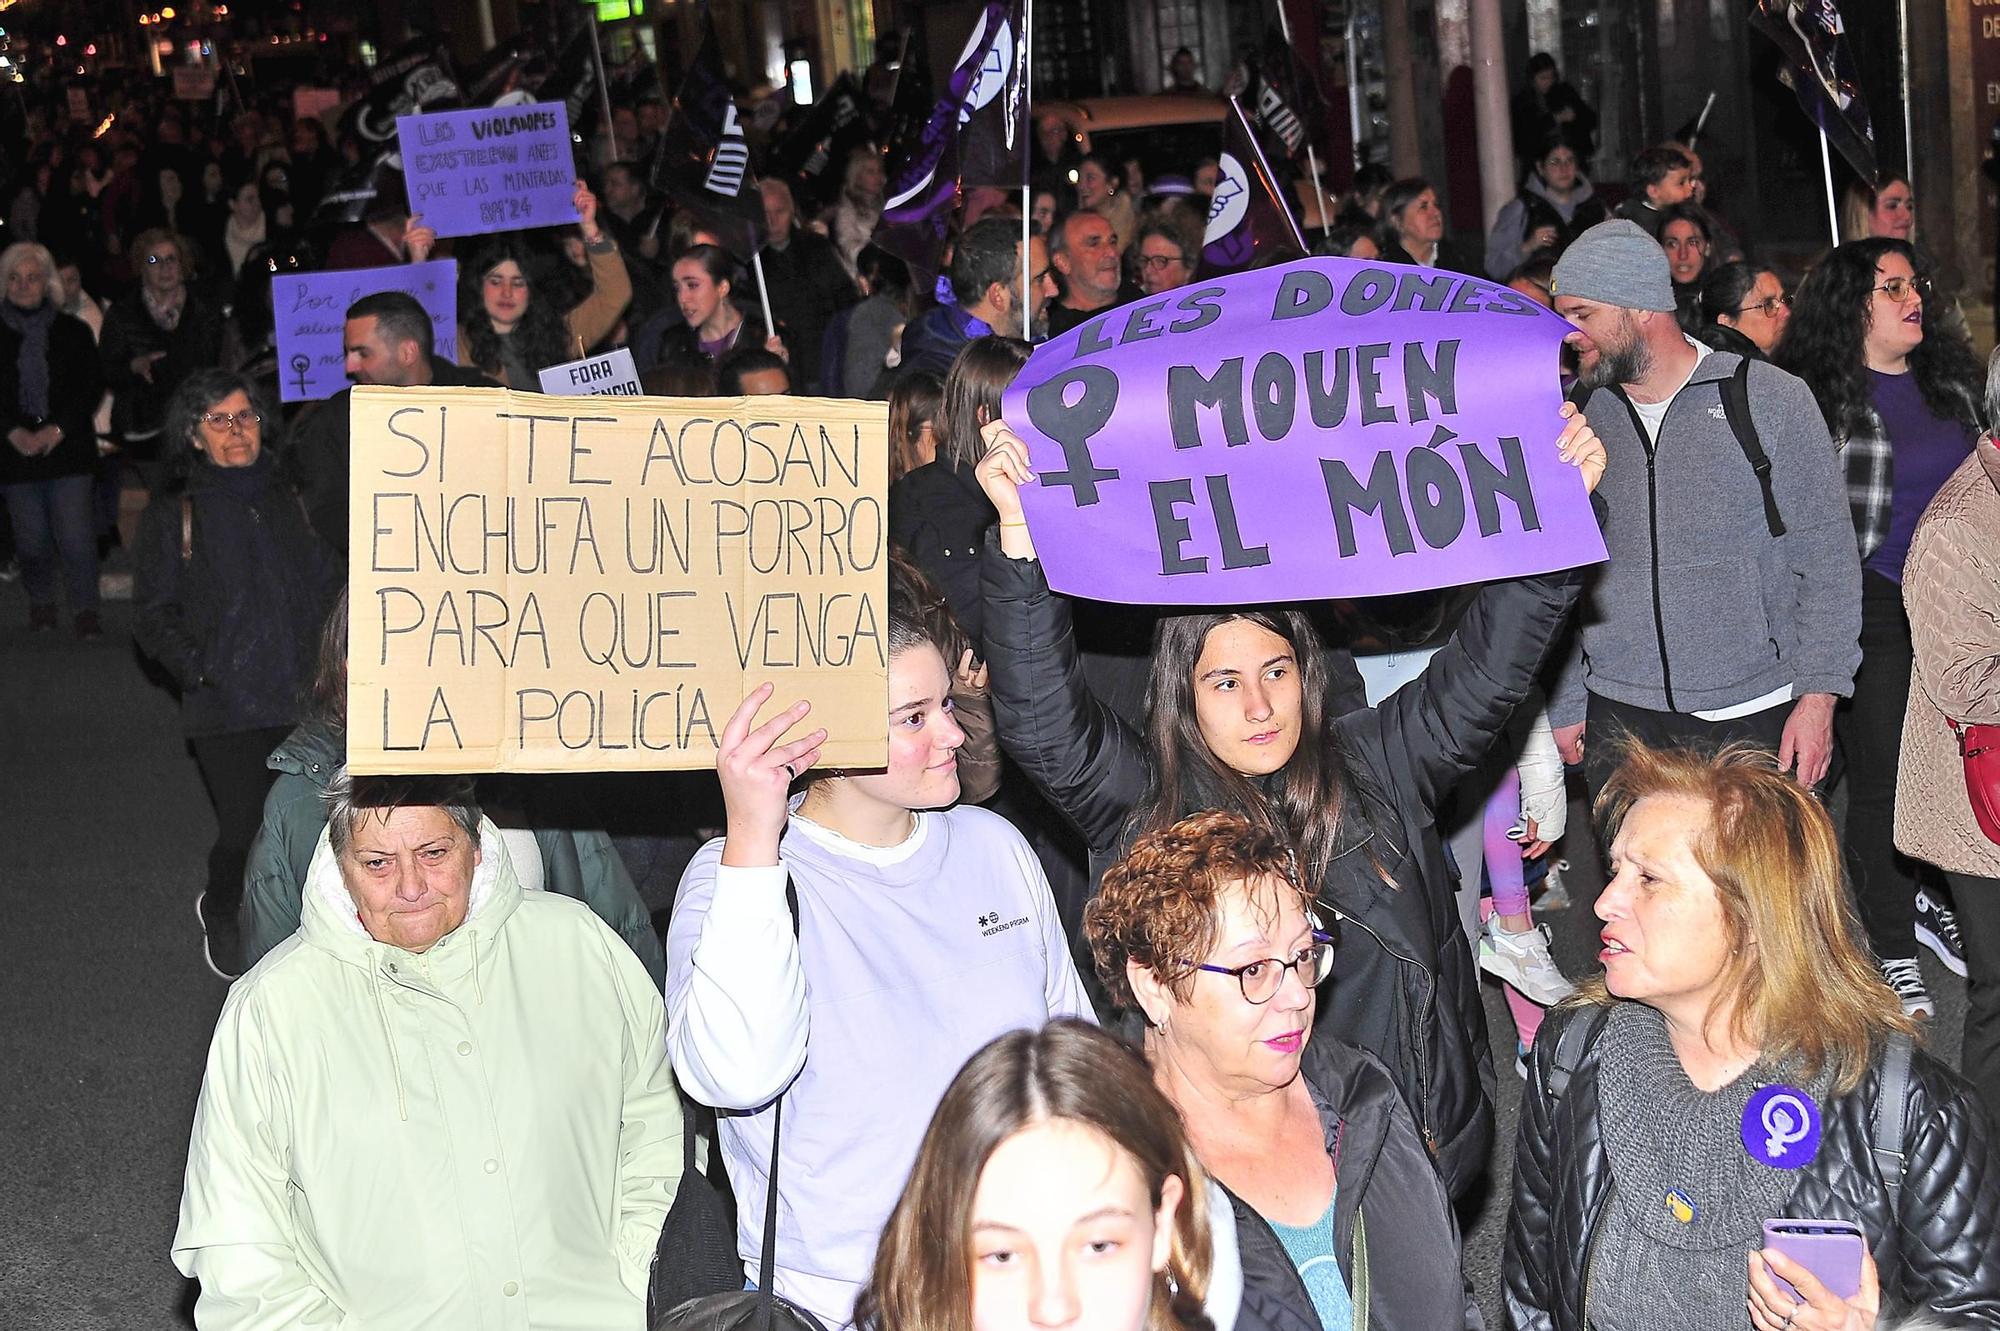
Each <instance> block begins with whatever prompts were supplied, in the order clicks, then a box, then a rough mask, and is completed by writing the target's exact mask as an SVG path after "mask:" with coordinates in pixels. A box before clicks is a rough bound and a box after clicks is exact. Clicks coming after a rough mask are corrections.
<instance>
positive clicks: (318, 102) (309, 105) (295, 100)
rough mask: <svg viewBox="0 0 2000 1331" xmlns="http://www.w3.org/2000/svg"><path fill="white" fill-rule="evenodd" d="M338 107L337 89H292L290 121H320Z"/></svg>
mask: <svg viewBox="0 0 2000 1331" xmlns="http://www.w3.org/2000/svg"><path fill="white" fill-rule="evenodd" d="M339 105H340V89H338V88H294V89H292V119H294V120H321V119H324V118H325V116H326V113H327V112H328V111H332V110H335V109H336V108H338V107H339Z"/></svg>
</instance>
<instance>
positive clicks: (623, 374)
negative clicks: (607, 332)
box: [541, 347, 640, 397]
mask: <svg viewBox="0 0 2000 1331" xmlns="http://www.w3.org/2000/svg"><path fill="white" fill-rule="evenodd" d="M541 380H542V391H543V392H544V393H553V394H555V395H556V396H557V397H637V396H639V393H640V388H639V367H638V366H637V365H635V364H634V363H633V361H632V352H631V350H630V349H629V348H626V347H614V348H613V349H612V350H610V351H607V352H605V353H604V354H603V355H602V356H585V357H584V358H583V359H582V360H573V361H567V362H565V363H563V364H561V365H551V366H549V368H548V369H546V370H543V371H542V372H541Z"/></svg>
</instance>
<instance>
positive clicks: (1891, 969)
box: [1876, 957, 1937, 1017]
mask: <svg viewBox="0 0 2000 1331" xmlns="http://www.w3.org/2000/svg"><path fill="white" fill-rule="evenodd" d="M1876 964H1877V965H1879V966H1880V967H1881V968H1882V978H1883V979H1885V980H1887V981H1888V982H1889V987H1890V988H1891V989H1894V990H1895V991H1896V997H1898V998H1900V999H1902V1000H1903V1015H1904V1016H1906V1017H1928V1016H1930V1015H1931V1014H1933V1013H1934V1012H1936V1011H1937V1002H1936V1001H1935V1000H1934V999H1932V998H1931V991H1930V990H1929V989H1927V988H1925V987H1924V973H1923V972H1922V971H1920V970H1918V969H1917V959H1916V958H1915V957H1891V958H1890V959H1889V960H1887V961H1882V962H1877V963H1876Z"/></svg>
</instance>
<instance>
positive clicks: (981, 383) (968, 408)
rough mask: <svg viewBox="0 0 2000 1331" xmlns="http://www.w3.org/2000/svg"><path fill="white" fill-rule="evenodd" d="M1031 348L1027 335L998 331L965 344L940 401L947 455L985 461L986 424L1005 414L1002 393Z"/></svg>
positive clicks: (967, 463)
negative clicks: (983, 434)
mask: <svg viewBox="0 0 2000 1331" xmlns="http://www.w3.org/2000/svg"><path fill="white" fill-rule="evenodd" d="M1030 350H1031V348H1030V347H1029V346H1028V344H1027V343H1026V342H1023V341H1021V339H1019V338H1017V337H1001V336H1000V335H999V334H997V333H992V334H988V335H987V336H985V337H976V338H974V339H972V341H970V342H968V343H966V344H965V345H964V346H962V347H960V348H959V350H958V355H956V356H954V357H952V361H951V368H950V369H948V370H946V371H945V375H944V393H943V396H942V398H941V399H940V401H939V405H938V415H937V441H938V454H939V455H940V456H941V457H948V458H950V459H951V460H952V462H953V463H955V464H956V465H958V466H960V467H971V466H973V465H974V464H976V463H977V462H978V461H979V459H980V457H981V455H983V454H984V453H985V451H986V442H985V440H984V439H983V438H982V437H981V436H980V433H979V431H980V427H982V426H984V425H986V424H987V423H988V422H991V421H996V420H998V419H1000V397H1001V395H1002V394H1003V393H1005V392H1006V391H1007V386H1008V385H1009V384H1011V383H1013V382H1014V376H1015V375H1017V374H1019V373H1020V372H1021V367H1022V366H1023V365H1026V364H1027V363H1028V352H1029V351H1030ZM982 416H983V417H984V419H981V418H982Z"/></svg>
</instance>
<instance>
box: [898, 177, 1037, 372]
mask: <svg viewBox="0 0 2000 1331" xmlns="http://www.w3.org/2000/svg"><path fill="white" fill-rule="evenodd" d="M1021 278H1022V273H1021V222H1020V219H1019V218H1016V217H987V218H982V219H981V220H979V221H977V222H974V223H973V224H972V225H971V226H970V227H968V228H967V229H966V232H965V234H964V235H962V236H960V237H959V238H958V246H957V248H955V249H954V250H953V251H952V258H951V289H952V291H953V292H954V293H955V294H956V296H957V301H956V302H955V303H953V304H949V305H939V306H937V307H936V308H934V309H931V310H929V311H927V312H925V313H924V314H921V315H919V316H917V317H916V318H915V319H912V320H911V321H910V326H909V327H908V328H906V329H904V330H903V362H902V368H901V370H900V371H899V373H901V374H911V373H915V372H916V371H919V370H922V371H924V372H926V373H928V374H935V375H937V376H938V377H939V378H940V379H942V378H943V377H944V374H945V371H947V370H949V369H950V368H951V362H952V358H953V357H955V356H957V355H958V353H959V350H960V349H961V348H963V347H964V346H965V344H966V343H968V342H971V341H973V340H974V339H975V338H981V337H985V336H986V335H987V334H989V333H997V334H999V335H1000V336H1001V337H1018V338H1035V337H1040V336H1041V335H1042V315H1043V311H1044V310H1046V309H1047V308H1048V303H1049V297H1050V296H1052V295H1054V294H1055V289H1056V288H1055V280H1054V279H1053V278H1052V277H1050V276H1049V253H1048V248H1047V246H1045V245H1044V244H1043V243H1042V238H1041V237H1040V236H1032V237H1030V238H1029V240H1028V273H1027V278H1028V295H1027V299H1025V300H1023V299H1022V296H1021Z"/></svg>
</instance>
